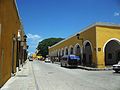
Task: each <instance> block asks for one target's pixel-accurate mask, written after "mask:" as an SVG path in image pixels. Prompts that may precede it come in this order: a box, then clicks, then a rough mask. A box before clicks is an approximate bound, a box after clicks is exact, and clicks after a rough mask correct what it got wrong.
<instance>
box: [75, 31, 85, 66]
mask: <svg viewBox="0 0 120 90" xmlns="http://www.w3.org/2000/svg"><path fill="white" fill-rule="evenodd" d="M76 37H77V39H78V40H81V41H82V45H83V42H84V39H83V38H80V34H79V33H77V34H76ZM81 50H82V52H81V65H83V47H82V48H81Z"/></svg>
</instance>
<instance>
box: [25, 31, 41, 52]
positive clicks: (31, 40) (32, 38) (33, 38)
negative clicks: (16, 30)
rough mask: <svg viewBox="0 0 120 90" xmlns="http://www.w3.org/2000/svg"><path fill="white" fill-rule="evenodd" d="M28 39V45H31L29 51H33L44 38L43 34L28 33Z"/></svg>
mask: <svg viewBox="0 0 120 90" xmlns="http://www.w3.org/2000/svg"><path fill="white" fill-rule="evenodd" d="M27 41H28V45H29V51H30V52H33V51H35V50H36V48H37V45H38V43H39V42H40V41H42V38H41V36H39V35H37V34H31V33H28V34H27Z"/></svg>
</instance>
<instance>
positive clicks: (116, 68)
mask: <svg viewBox="0 0 120 90" xmlns="http://www.w3.org/2000/svg"><path fill="white" fill-rule="evenodd" d="M113 70H114V71H115V72H119V71H120V61H119V62H118V64H114V65H113Z"/></svg>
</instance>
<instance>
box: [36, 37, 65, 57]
mask: <svg viewBox="0 0 120 90" xmlns="http://www.w3.org/2000/svg"><path fill="white" fill-rule="evenodd" d="M61 40H63V38H48V39H44V40H42V41H41V42H39V44H38V46H37V50H38V51H39V52H38V54H41V55H42V56H43V57H46V55H48V46H52V45H54V44H56V43H58V42H60V41H61Z"/></svg>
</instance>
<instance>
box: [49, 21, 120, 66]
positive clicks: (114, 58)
mask: <svg viewBox="0 0 120 90" xmlns="http://www.w3.org/2000/svg"><path fill="white" fill-rule="evenodd" d="M70 54H74V55H77V56H80V58H81V61H80V64H81V65H84V66H90V67H97V68H105V67H106V66H109V65H113V64H115V63H117V62H118V61H119V60H120V25H115V24H108V23H95V24H93V25H91V26H88V27H87V28H85V29H84V30H82V31H81V32H78V33H77V34H75V35H73V36H70V37H68V38H66V39H65V40H63V41H61V42H59V43H57V44H55V45H53V46H51V47H49V56H50V57H51V60H55V58H56V57H58V58H60V57H62V56H64V55H70Z"/></svg>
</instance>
